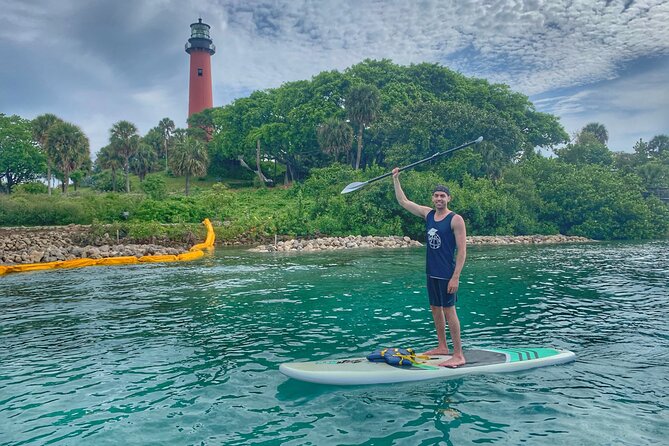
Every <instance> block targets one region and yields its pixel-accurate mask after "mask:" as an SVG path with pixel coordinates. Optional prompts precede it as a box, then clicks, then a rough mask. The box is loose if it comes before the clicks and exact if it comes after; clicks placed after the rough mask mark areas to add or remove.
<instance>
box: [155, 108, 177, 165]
mask: <svg viewBox="0 0 669 446" xmlns="http://www.w3.org/2000/svg"><path fill="white" fill-rule="evenodd" d="M174 129H175V127H174V121H172V120H171V119H170V118H163V119H161V120H160V122H159V123H158V130H159V131H160V135H161V137H162V140H163V152H164V153H165V173H167V164H168V163H167V148H168V147H169V145H170V142H171V141H172V134H173V133H174Z"/></svg>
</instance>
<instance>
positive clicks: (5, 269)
mask: <svg viewBox="0 0 669 446" xmlns="http://www.w3.org/2000/svg"><path fill="white" fill-rule="evenodd" d="M202 223H203V224H204V226H205V227H206V228H207V238H206V239H205V241H204V242H202V243H198V244H197V245H195V246H193V247H191V248H190V250H188V252H184V253H182V254H179V255H154V256H142V257H139V258H137V257H135V256H123V257H104V258H102V259H89V258H83V259H72V260H63V261H59V262H45V263H28V264H21V265H0V276H2V275H3V274H8V273H21V272H26V271H41V270H47V269H59V268H82V267H84V266H93V265H106V266H109V265H133V264H137V263H155V262H188V261H190V260H195V259H199V258H200V257H202V256H204V252H203V251H204V250H205V249H210V248H213V247H214V241H215V240H216V235H215V234H214V227H213V226H212V225H211V222H210V221H209V219H208V218H205V219H204V221H203V222H202Z"/></svg>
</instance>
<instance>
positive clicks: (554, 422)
mask: <svg viewBox="0 0 669 446" xmlns="http://www.w3.org/2000/svg"><path fill="white" fill-rule="evenodd" d="M668 248H669V243H667V242H650V243H644V244H639V243H636V244H635V243H601V244H590V245H573V246H572V245H564V246H539V247H534V246H526V247H473V248H471V249H470V252H469V259H468V262H467V265H466V268H465V270H464V272H463V280H462V283H463V285H462V287H461V291H460V296H459V303H458V305H459V309H458V312H459V315H460V318H461V322H462V327H463V334H464V342H465V346H466V347H469V348H472V347H505V346H507V347H513V346H536V347H540V346H555V347H563V348H568V349H571V350H573V351H575V352H576V353H577V355H578V360H577V362H576V363H574V364H570V365H565V366H560V367H550V368H544V369H537V370H533V371H528V372H524V373H514V374H509V375H489V376H472V377H467V378H462V379H456V380H451V381H430V382H425V383H419V384H415V383H406V384H400V385H394V386H363V387H354V388H336V387H330V386H318V385H312V384H307V383H299V382H295V381H292V380H288V379H286V378H285V377H283V376H282V375H280V374H279V373H278V372H277V369H278V365H279V364H280V363H282V362H285V361H293V360H315V359H322V358H330V357H348V356H357V355H362V354H365V353H367V352H369V351H371V350H373V349H375V348H378V347H381V346H414V347H416V348H419V349H422V348H427V347H430V346H432V345H433V343H434V341H435V339H434V333H433V326H432V320H431V314H430V311H429V309H428V308H427V304H426V297H425V294H424V277H423V275H422V274H423V272H422V271H423V262H424V258H423V255H424V254H423V252H422V250H420V249H415V250H411V249H410V250H401V251H391V250H388V251H363V252H333V253H326V254H323V253H321V254H313V255H312V254H303V255H299V256H298V255H276V256H272V255H269V256H267V255H259V254H249V253H245V252H243V251H240V250H220V251H219V252H218V253H217V254H216V256H215V257H210V258H207V259H204V260H202V261H199V262H192V263H188V264H181V265H178V264H175V265H142V266H125V267H116V268H113V267H99V268H90V269H85V270H68V271H59V272H42V273H31V274H25V275H11V276H7V277H3V278H1V279H0V287H2V293H0V305H1V306H2V310H3V311H2V312H0V338H1V339H0V340H1V342H2V345H3V346H4V349H2V350H0V444H2V445H19V444H21V445H31V444H35V445H37V444H67V445H72V444H75V445H76V444H86V445H88V444H96V445H107V444H109V445H112V444H118V441H119V438H122V439H123V441H124V442H125V443H128V444H129V445H134V444H137V445H143V444H196V443H197V444H200V443H203V444H231V445H232V444H240V445H241V444H244V445H246V444H256V443H263V444H267V443H273V442H274V443H277V444H278V443H281V444H296V445H301V444H410V445H415V444H434V443H440V442H443V443H447V444H469V443H501V444H519V443H529V444H544V443H547V442H550V443H552V444H593V441H594V442H595V443H596V444H653V443H654V444H659V443H661V442H662V441H664V440H663V439H664V432H666V430H667V429H669V422H668V421H667V419H666V411H667V409H669V393H668V391H667V389H669V378H667V377H668V376H669V366H668V365H667V364H669V335H668V333H669V325H667V322H668V321H667V318H666V315H665V313H666V311H665V309H666V305H667V299H668V298H669V259H668V258H667V256H666V254H665V253H666V252H667V249H668ZM595 439H596V440H595Z"/></svg>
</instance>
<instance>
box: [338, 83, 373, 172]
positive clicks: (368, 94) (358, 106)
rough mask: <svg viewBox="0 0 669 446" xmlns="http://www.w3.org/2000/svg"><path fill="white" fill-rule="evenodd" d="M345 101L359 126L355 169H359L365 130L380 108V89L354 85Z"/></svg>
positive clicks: (352, 118)
mask: <svg viewBox="0 0 669 446" xmlns="http://www.w3.org/2000/svg"><path fill="white" fill-rule="evenodd" d="M345 103H346V112H347V113H348V116H349V118H350V119H351V122H352V123H353V124H354V125H356V126H357V127H358V153H357V156H356V158H355V169H356V170H358V169H359V168H360V159H361V158H362V137H363V130H364V128H365V126H366V125H369V124H370V123H371V122H372V121H374V119H375V118H376V113H377V110H378V108H379V90H378V89H377V88H376V87H375V86H373V85H364V84H363V85H356V86H353V87H351V90H350V91H349V93H348V96H347V97H346V102H345Z"/></svg>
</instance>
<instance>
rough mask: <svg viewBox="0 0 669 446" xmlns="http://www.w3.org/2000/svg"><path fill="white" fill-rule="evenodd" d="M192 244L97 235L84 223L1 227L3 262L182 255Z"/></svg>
mask: <svg viewBox="0 0 669 446" xmlns="http://www.w3.org/2000/svg"><path fill="white" fill-rule="evenodd" d="M191 245H192V243H191V244H184V243H178V242H173V241H170V240H160V241H158V242H155V243H141V244H140V243H131V242H128V243H125V242H124V240H123V239H120V238H117V234H113V235H110V234H109V233H104V234H103V235H102V236H95V235H93V234H91V233H90V231H89V229H88V227H86V226H82V225H70V226H52V227H37V228H0V265H5V266H9V265H21V264H30V263H46V262H56V261H63V260H73V259H82V258H89V259H102V258H106V257H125V256H135V257H137V258H139V257H142V256H151V255H170V254H171V255H179V254H182V253H185V252H188V250H189V248H190V246H191Z"/></svg>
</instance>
